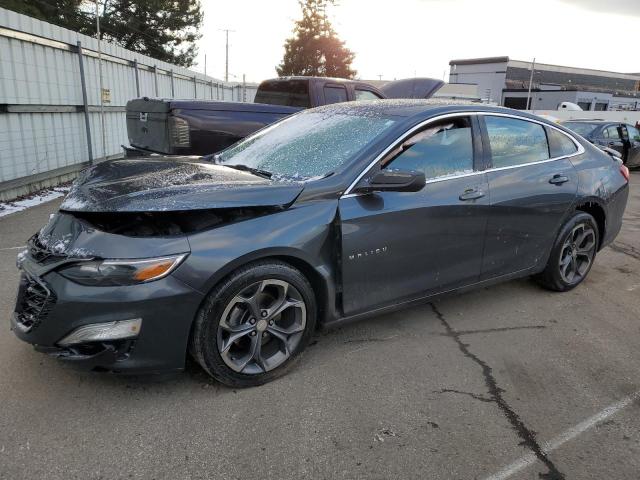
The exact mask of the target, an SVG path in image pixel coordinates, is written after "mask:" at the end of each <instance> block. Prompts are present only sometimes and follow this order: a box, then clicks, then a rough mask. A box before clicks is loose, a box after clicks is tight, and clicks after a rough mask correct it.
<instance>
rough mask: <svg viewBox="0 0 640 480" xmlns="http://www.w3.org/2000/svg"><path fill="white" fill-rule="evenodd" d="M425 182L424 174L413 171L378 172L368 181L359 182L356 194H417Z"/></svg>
mask: <svg viewBox="0 0 640 480" xmlns="http://www.w3.org/2000/svg"><path fill="white" fill-rule="evenodd" d="M426 183H427V180H426V178H425V176H424V172H417V171H414V170H380V171H378V172H376V173H375V174H374V175H373V177H371V178H370V179H369V180H365V181H362V182H360V184H359V185H358V186H357V187H356V188H355V192H356V193H369V192H417V191H419V190H422V188H423V187H424V186H425V185H426Z"/></svg>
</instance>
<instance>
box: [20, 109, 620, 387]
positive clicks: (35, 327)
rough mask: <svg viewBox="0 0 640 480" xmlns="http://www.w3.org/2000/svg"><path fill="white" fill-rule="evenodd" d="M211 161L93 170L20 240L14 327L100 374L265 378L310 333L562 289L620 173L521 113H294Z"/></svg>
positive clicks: (149, 161)
mask: <svg viewBox="0 0 640 480" xmlns="http://www.w3.org/2000/svg"><path fill="white" fill-rule="evenodd" d="M210 158H211V160H210V161H206V160H204V159H194V158H176V157H158V158H139V159H120V160H113V161H108V162H104V163H100V164H98V165H95V166H93V167H91V168H89V169H88V170H86V171H85V172H84V173H83V174H82V175H81V177H80V178H79V179H78V180H77V181H76V182H75V183H74V185H73V187H72V189H71V191H70V193H69V194H68V196H67V197H66V199H65V200H64V202H63V203H62V206H61V207H60V211H59V212H58V213H57V214H55V215H53V216H52V218H51V219H50V221H49V223H48V224H47V225H46V226H45V227H44V228H43V229H42V230H41V231H40V232H38V233H37V234H35V235H34V236H33V237H32V238H31V239H30V240H29V242H28V249H27V250H26V251H24V252H23V253H21V254H20V255H19V258H18V266H19V268H20V270H21V280H20V288H19V293H18V297H17V304H16V308H15V314H14V316H13V321H12V325H13V329H14V331H15V333H16V335H17V336H18V337H19V338H21V339H22V340H24V341H26V342H29V343H31V344H34V345H35V346H36V349H38V350H41V351H44V352H47V353H50V354H52V355H55V356H57V357H59V358H61V359H64V360H68V361H72V362H74V363H75V364H77V365H83V366H86V367H89V368H93V369H95V370H100V371H111V372H125V371H127V372H134V371H136V372H141V371H147V372H149V371H151V372H156V371H161V370H178V369H181V368H183V367H184V365H185V357H186V355H187V353H190V354H191V355H192V356H193V357H194V358H195V359H196V360H197V362H199V364H200V365H202V367H203V368H204V369H205V370H206V371H207V372H208V373H209V374H211V375H212V376H213V377H214V378H216V379H218V380H219V381H221V382H223V383H226V384H228V385H233V386H250V385H258V384H261V383H264V382H267V381H269V380H272V379H274V378H276V377H278V376H280V375H282V374H283V373H285V372H286V371H287V370H289V369H290V368H291V367H292V366H293V365H294V363H295V362H296V361H297V360H298V359H299V358H300V353H301V352H302V351H303V350H304V348H305V347H306V346H307V344H308V343H309V340H310V338H311V336H312V335H313V332H314V330H315V328H316V326H317V325H318V324H324V325H335V324H338V323H340V322H344V321H348V320H354V319H360V318H364V317H367V316H370V315H377V314H381V313H383V312H389V311H392V310H394V309H398V308H401V307H405V306H407V305H411V304H413V303H414V302H419V301H430V300H432V299H434V298H436V297H437V296H438V295H441V294H445V293H450V292H454V291H461V290H464V289H468V288H475V287H483V286H487V285H490V284H493V283H496V282H501V281H504V280H508V279H513V278H517V277H523V276H527V275H535V276H536V278H537V280H538V281H539V282H540V283H541V284H542V285H543V286H545V287H547V288H549V289H552V290H556V291H567V290H570V289H572V288H574V287H576V286H577V285H579V284H580V283H581V282H582V281H583V280H584V278H585V277H586V276H587V274H588V273H589V270H590V269H591V266H592V265H593V262H594V260H595V258H596V252H597V251H598V250H600V249H601V248H603V247H604V246H605V245H607V244H609V243H610V242H611V241H613V239H614V238H615V237H616V235H617V234H618V231H619V230H620V227H621V222H622V214H623V211H624V209H625V206H626V203H627V196H628V191H629V187H628V175H629V171H628V170H627V168H626V167H625V166H623V165H622V163H621V162H620V160H616V159H614V158H612V157H611V156H609V155H607V154H605V153H603V152H602V151H601V150H600V149H598V148H596V147H595V146H594V145H592V144H590V143H589V142H588V141H586V140H584V139H583V138H582V137H580V136H578V135H576V134H574V133H572V132H571V131H570V130H567V129H565V128H563V127H561V126H558V125H556V124H553V123H551V122H547V121H545V120H543V119H540V118H538V117H536V116H533V115H530V114H527V113H525V112H522V111H517V110H510V109H504V108H497V107H488V106H483V105H479V104H458V103H453V102H435V101H397V100H394V101H389V100H382V101H378V102H353V103H344V104H335V105H329V106H325V107H321V108H316V109H310V110H306V111H304V112H301V113H299V114H296V115H293V116H291V117H290V118H287V119H285V120H283V121H281V122H278V123H277V124H275V125H273V126H272V127H270V128H265V129H263V130H261V131H260V132H257V133H255V134H253V135H251V136H249V137H247V138H246V139H244V140H242V141H240V142H238V143H237V144H235V145H234V146H233V147H231V148H229V149H227V150H225V151H223V152H221V153H220V154H219V155H217V156H215V157H210Z"/></svg>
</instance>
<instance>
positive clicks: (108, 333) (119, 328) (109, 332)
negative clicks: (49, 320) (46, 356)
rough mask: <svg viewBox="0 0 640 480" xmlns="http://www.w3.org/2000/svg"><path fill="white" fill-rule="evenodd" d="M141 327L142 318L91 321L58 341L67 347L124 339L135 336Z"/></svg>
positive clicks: (60, 344)
mask: <svg viewBox="0 0 640 480" xmlns="http://www.w3.org/2000/svg"><path fill="white" fill-rule="evenodd" d="M141 328H142V319H141V318H133V319H131V320H119V321H116V322H106V323H92V324H90V325H84V326H82V327H78V328H76V329H75V330H74V331H73V332H71V333H70V334H69V335H67V336H66V337H64V338H63V339H62V340H60V341H59V342H58V345H59V346H61V347H69V346H71V345H78V344H80V343H88V342H106V341H110V340H126V339H131V338H136V337H137V336H138V334H139V333H140V329H141Z"/></svg>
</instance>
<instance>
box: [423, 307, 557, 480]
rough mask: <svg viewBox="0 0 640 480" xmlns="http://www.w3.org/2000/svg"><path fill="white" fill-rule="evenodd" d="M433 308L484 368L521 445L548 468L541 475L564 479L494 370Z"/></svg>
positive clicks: (493, 396)
mask: <svg viewBox="0 0 640 480" xmlns="http://www.w3.org/2000/svg"><path fill="white" fill-rule="evenodd" d="M430 305H431V309H432V310H433V313H434V314H435V315H436V317H437V318H438V320H440V323H442V325H443V326H444V328H445V330H446V332H447V336H448V337H450V338H451V339H452V340H454V341H455V342H456V343H457V345H458V348H459V349H460V351H461V352H462V354H463V355H464V356H465V357H467V358H468V359H470V360H472V361H473V362H474V363H476V364H477V365H478V366H479V367H480V368H481V369H482V375H483V377H484V382H485V385H486V386H487V389H488V391H489V395H490V398H491V400H492V401H494V402H495V403H496V405H497V406H498V408H499V409H500V410H501V411H502V414H503V415H504V416H505V418H506V419H507V420H508V421H509V423H510V424H511V428H513V430H514V431H515V432H516V433H517V435H518V436H519V437H520V439H521V440H522V442H521V443H520V445H522V446H524V447H526V448H528V449H529V450H531V452H532V453H533V454H534V455H535V456H536V457H537V458H538V460H540V461H541V462H542V463H543V464H544V465H545V466H546V467H547V469H548V472H547V473H539V474H538V475H539V477H540V478H543V479H546V480H564V479H565V476H564V474H563V473H562V472H560V470H558V468H557V467H556V466H555V465H554V463H553V462H552V461H551V459H550V458H549V457H548V456H547V454H546V453H545V451H544V450H543V449H542V447H541V446H540V444H539V443H538V440H537V438H536V433H535V432H534V431H533V430H531V429H530V428H528V427H527V426H526V425H525V423H524V422H523V421H522V419H521V418H520V417H519V416H518V414H517V413H516V412H515V410H514V409H513V408H512V407H511V406H510V405H509V403H508V402H507V400H506V399H505V398H504V396H503V393H504V390H503V389H502V388H500V387H499V386H498V382H497V380H496V378H495V377H494V375H493V370H492V368H491V367H490V366H489V364H487V363H486V362H485V361H484V360H482V359H480V358H479V357H478V356H477V355H475V354H474V353H472V352H471V351H470V350H469V345H468V344H466V343H464V342H463V341H462V340H461V338H460V336H461V334H460V332H458V331H456V330H455V329H454V328H453V327H451V325H449V322H448V321H447V320H446V319H445V318H444V315H442V313H441V312H440V310H438V307H436V306H435V304H433V303H431V304H430Z"/></svg>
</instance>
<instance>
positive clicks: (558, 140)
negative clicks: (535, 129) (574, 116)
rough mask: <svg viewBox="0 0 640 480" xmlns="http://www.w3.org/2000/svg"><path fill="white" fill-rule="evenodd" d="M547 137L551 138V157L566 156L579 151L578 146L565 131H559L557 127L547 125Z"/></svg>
mask: <svg viewBox="0 0 640 480" xmlns="http://www.w3.org/2000/svg"><path fill="white" fill-rule="evenodd" d="M547 137H548V139H549V150H550V151H551V158H556V157H564V156H565V155H571V154H574V153H576V152H577V151H578V147H576V144H575V143H573V141H572V140H571V139H570V138H569V137H568V136H566V135H565V134H564V133H561V132H559V131H558V130H556V129H555V128H551V127H547Z"/></svg>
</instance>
